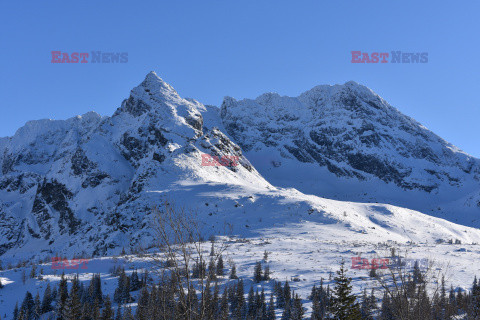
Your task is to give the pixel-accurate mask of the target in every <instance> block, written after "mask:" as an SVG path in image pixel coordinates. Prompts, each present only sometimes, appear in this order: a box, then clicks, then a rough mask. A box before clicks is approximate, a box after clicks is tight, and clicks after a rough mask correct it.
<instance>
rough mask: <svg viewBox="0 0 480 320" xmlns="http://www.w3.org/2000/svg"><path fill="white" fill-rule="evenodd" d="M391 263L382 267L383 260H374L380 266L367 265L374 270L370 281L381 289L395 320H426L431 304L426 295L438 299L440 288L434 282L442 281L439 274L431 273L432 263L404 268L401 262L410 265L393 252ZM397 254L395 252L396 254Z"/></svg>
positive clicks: (429, 313)
mask: <svg viewBox="0 0 480 320" xmlns="http://www.w3.org/2000/svg"><path fill="white" fill-rule="evenodd" d="M391 252H392V258H393V259H392V260H393V261H396V263H394V264H392V263H390V264H389V265H388V266H385V265H384V261H385V260H384V259H378V260H377V261H380V262H381V263H380V264H378V265H371V266H370V267H371V268H376V272H375V274H374V278H375V279H376V280H377V281H378V283H379V284H380V286H381V287H382V288H383V290H384V293H385V295H386V296H388V298H389V301H390V306H389V307H390V308H391V309H392V310H391V311H392V312H393V314H394V315H395V318H396V319H401V320H416V319H430V317H431V312H432V303H431V301H430V298H429V295H428V291H430V292H432V296H433V297H435V296H437V295H438V292H439V289H440V286H439V282H438V279H440V278H442V275H440V271H438V272H437V273H435V272H434V270H433V265H434V262H433V261H427V263H426V264H425V265H423V266H420V265H419V264H418V260H413V261H416V262H415V263H414V264H413V265H405V261H412V259H407V258H406V256H407V253H405V257H404V258H402V257H400V256H395V254H394V252H395V250H392V251H391ZM397 252H398V251H397ZM392 260H390V261H389V262H391V261H392Z"/></svg>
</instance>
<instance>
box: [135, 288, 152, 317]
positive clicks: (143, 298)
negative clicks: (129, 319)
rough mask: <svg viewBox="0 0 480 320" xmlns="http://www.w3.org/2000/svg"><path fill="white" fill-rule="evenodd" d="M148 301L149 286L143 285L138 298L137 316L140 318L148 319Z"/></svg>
mask: <svg viewBox="0 0 480 320" xmlns="http://www.w3.org/2000/svg"><path fill="white" fill-rule="evenodd" d="M148 301H149V293H148V289H147V287H143V288H142V290H141V291H140V296H139V298H138V305H137V311H136V318H137V319H138V320H148Z"/></svg>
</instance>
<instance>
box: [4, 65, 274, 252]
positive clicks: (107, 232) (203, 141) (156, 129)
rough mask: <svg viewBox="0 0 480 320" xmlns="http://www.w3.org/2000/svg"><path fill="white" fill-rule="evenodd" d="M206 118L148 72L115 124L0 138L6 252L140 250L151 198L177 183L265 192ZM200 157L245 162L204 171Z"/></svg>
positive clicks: (36, 124)
mask: <svg viewBox="0 0 480 320" xmlns="http://www.w3.org/2000/svg"><path fill="white" fill-rule="evenodd" d="M202 112H203V113H205V114H208V111H207V108H206V107H205V106H203V105H202V104H200V103H199V102H196V101H194V100H185V99H182V98H181V97H180V96H179V95H178V94H177V92H176V91H175V90H174V89H173V88H172V87H171V86H169V85H168V84H166V83H165V82H163V80H161V79H160V78H159V77H158V76H157V75H156V74H155V73H150V74H148V75H147V77H146V78H145V80H144V81H143V82H142V83H141V84H140V85H139V86H138V87H136V88H134V89H133V90H132V92H131V94H130V97H129V98H128V99H126V100H125V101H124V102H123V103H122V105H121V107H120V108H119V109H118V110H117V111H116V112H115V113H114V115H113V116H112V117H104V118H102V117H100V116H99V115H98V114H96V113H88V114H85V115H83V116H77V117H75V118H72V119H68V120H65V121H52V120H41V121H31V122H29V123H27V124H26V125H25V126H24V127H22V128H21V129H19V130H18V132H17V133H16V134H15V135H14V136H13V137H11V138H4V139H2V140H1V142H0V167H1V168H2V171H1V175H0V220H1V221H2V223H1V225H0V238H1V241H0V255H2V254H4V253H6V252H7V251H9V250H12V249H15V248H22V247H24V246H25V245H26V244H28V243H32V241H33V242H34V243H36V245H37V246H39V247H42V249H43V250H45V252H52V251H53V252H54V251H55V250H61V249H63V248H65V247H70V246H73V247H75V248H76V249H75V251H76V252H77V253H81V252H82V251H89V252H90V253H92V251H93V253H95V254H102V253H104V252H106V251H107V250H108V249H109V248H118V247H119V246H120V245H127V246H128V245H135V244H136V243H137V241H139V239H141V238H142V237H143V236H145V235H148V232H146V231H145V230H143V227H144V226H145V225H146V224H147V221H146V220H148V218H146V216H145V215H146V214H148V213H149V212H150V211H151V208H152V206H153V205H156V204H159V202H161V197H160V196H157V197H154V198H153V199H150V198H149V197H151V196H152V192H151V191H158V190H165V189H167V188H171V187H172V184H174V183H178V182H179V181H180V182H181V181H190V182H192V183H195V182H212V183H214V182H217V183H220V182H225V181H229V179H230V183H232V184H233V185H234V184H242V183H245V184H249V183H253V182H255V183H257V184H260V185H264V186H268V185H269V184H268V183H267V182H266V181H264V180H263V179H262V178H261V177H260V175H259V174H258V173H257V172H256V170H255V169H254V168H253V167H252V166H251V165H250V163H249V162H248V160H247V159H246V158H245V157H243V155H242V151H241V149H240V148H239V147H238V146H237V145H236V144H235V143H234V142H232V141H231V140H230V139H229V138H228V137H227V136H226V135H225V134H223V133H222V132H221V131H220V130H219V129H218V128H216V127H215V126H210V125H206V124H204V121H203V116H202ZM202 154H209V155H213V156H219V157H223V156H235V157H238V159H239V161H238V165H237V166H219V167H213V168H204V167H202V164H201V162H202ZM147 198H148V199H147ZM144 231H145V232H144ZM13 251H15V250H13Z"/></svg>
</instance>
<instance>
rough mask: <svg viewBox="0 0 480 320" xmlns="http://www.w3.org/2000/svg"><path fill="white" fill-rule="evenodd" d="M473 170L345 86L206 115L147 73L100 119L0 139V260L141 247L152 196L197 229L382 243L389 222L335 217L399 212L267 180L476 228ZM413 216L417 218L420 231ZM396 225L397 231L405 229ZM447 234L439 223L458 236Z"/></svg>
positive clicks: (232, 105) (370, 96)
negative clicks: (285, 227)
mask: <svg viewBox="0 0 480 320" xmlns="http://www.w3.org/2000/svg"><path fill="white" fill-rule="evenodd" d="M242 150H243V151H244V152H246V155H247V157H248V159H249V160H250V161H251V162H250V161H249V160H247V157H245V155H244V153H243V151H242ZM203 154H209V155H212V156H218V157H220V158H221V157H226V156H228V157H236V158H238V165H235V166H233V165H230V166H228V165H227V166H208V167H205V166H203V165H202V155H203ZM479 168H480V165H479V160H478V159H475V158H473V157H471V156H469V155H467V154H465V153H463V152H461V151H460V150H458V149H457V148H455V147H454V146H452V145H450V144H448V143H447V142H445V141H443V140H442V139H441V138H439V137H437V136H436V135H434V134H433V133H431V132H430V131H428V130H427V129H426V128H424V127H423V126H421V125H420V124H418V123H417V122H416V121H414V120H413V119H410V118H408V117H406V116H404V115H402V114H401V113H400V112H398V111H397V110H396V109H394V108H393V107H391V106H390V105H388V104H387V103H386V102H385V101H384V100H383V99H381V98H380V97H379V96H377V95H376V94H374V93H373V92H372V91H370V90H369V89H367V88H365V87H363V86H360V85H358V84H356V83H353V82H348V83H346V84H345V85H341V86H319V87H315V88H313V89H312V90H310V91H307V92H305V93H304V94H302V95H300V96H299V97H296V98H290V97H281V96H279V95H277V94H272V93H269V94H264V95H262V96H260V97H258V98H257V99H255V100H241V101H236V100H234V99H232V98H226V99H225V101H224V102H223V104H222V107H221V108H220V109H219V108H217V107H213V106H204V105H202V104H201V103H199V102H197V101H195V100H193V99H183V98H181V97H180V96H179V95H178V93H177V92H176V91H175V90H174V89H173V88H172V87H171V86H170V85H168V84H167V83H165V82H164V81H163V80H162V79H160V78H159V77H158V76H157V75H156V74H155V73H153V72H152V73H150V74H148V75H147V76H146V78H145V80H144V81H143V82H142V83H141V84H140V85H139V86H138V87H136V88H134V89H133V90H132V91H131V93H130V96H129V97H128V98H127V99H126V100H124V101H123V103H122V104H121V106H120V108H118V109H117V110H116V111H115V113H114V114H113V115H112V116H111V117H101V116H100V115H98V114H96V113H94V112H91V113H87V114H85V115H82V116H77V117H74V118H71V119H68V120H64V121H53V120H40V121H31V122H28V123H27V124H26V125H25V126H24V127H22V128H20V129H19V130H18V131H17V133H16V134H15V135H14V136H13V137H9V138H1V139H0V169H1V171H0V256H2V259H5V258H6V257H9V258H11V259H18V258H20V257H32V256H35V255H36V256H46V255H53V254H56V253H62V254H69V255H71V256H72V255H81V254H82V253H85V254H87V255H91V254H94V255H103V254H108V253H113V252H119V251H120V250H121V249H122V247H127V248H135V247H136V246H144V245H148V243H149V242H150V241H151V240H152V239H153V238H152V234H151V230H150V226H151V222H152V216H151V212H152V210H151V209H152V206H154V205H158V204H160V203H161V201H162V200H164V199H165V198H168V199H170V200H174V201H177V202H179V204H180V205H187V204H188V205H189V206H192V207H195V208H199V211H200V217H201V219H202V221H204V222H205V225H206V226H207V227H208V232H209V233H215V232H217V231H218V230H219V229H220V228H224V227H225V226H226V225H229V226H231V227H233V226H235V230H236V232H238V233H243V234H246V233H248V232H251V230H253V229H255V228H257V227H258V228H265V227H268V225H266V224H265V223H264V222H263V221H271V223H273V224H275V223H279V222H282V223H287V221H291V222H293V221H294V222H296V223H298V222H300V221H304V219H309V220H312V219H313V220H315V221H317V222H319V223H332V221H333V222H334V221H340V222H342V223H345V228H346V229H348V230H354V232H359V230H364V231H362V232H366V231H365V230H367V231H369V232H372V230H373V229H375V232H377V233H378V235H379V236H380V237H381V236H383V235H386V234H389V235H391V234H392V233H391V230H390V231H385V230H384V228H386V227H385V226H384V225H377V224H375V226H376V228H374V227H372V226H371V225H370V224H372V223H373V222H371V219H370V220H369V219H367V218H365V219H363V218H362V219H357V218H353V217H355V216H356V214H355V215H353V214H352V215H350V216H349V217H351V218H348V219H352V220H351V221H348V222H345V221H344V220H345V217H346V216H345V212H346V211H348V210H353V211H356V212H364V213H365V215H367V214H368V215H370V214H371V213H372V212H378V214H379V215H383V214H384V213H385V212H390V211H389V210H394V211H395V212H397V213H396V215H392V219H394V220H395V219H397V216H399V217H400V218H401V217H402V215H407V216H409V217H411V216H412V212H411V211H408V210H404V209H400V208H397V209H390V207H381V206H379V205H373V206H368V205H361V204H358V205H354V204H351V203H349V204H342V203H338V202H329V201H328V200H325V199H321V198H318V197H312V196H305V195H303V194H301V193H299V192H298V191H296V190H293V189H278V188H276V187H274V186H273V185H271V184H270V182H273V184H274V185H278V186H282V187H288V188H291V187H295V188H297V189H298V190H300V191H303V192H305V193H310V194H316V195H319V196H327V197H332V198H336V199H341V200H354V201H355V200H356V201H359V200H360V201H369V202H375V201H378V202H385V203H387V202H388V203H393V204H399V205H402V206H405V207H408V208H414V209H421V210H423V211H425V212H427V211H428V212H427V213H430V214H434V215H437V216H441V217H442V218H447V219H450V220H454V219H455V218H458V217H463V218H465V219H464V220H463V221H461V222H463V223H465V224H468V225H476V221H471V220H474V219H475V218H474V216H473V215H475V214H478V213H479V210H480V195H479V190H480V188H479V179H480V178H479V177H480V169H479ZM257 170H259V172H260V173H259V172H257ZM264 177H266V178H267V179H264ZM439 200H442V201H439ZM437 207H438V209H437ZM386 208H388V209H386ZM451 208H455V209H456V211H455V212H453V211H452V212H449V211H448V210H450V209H451ZM432 209H435V211H434V212H431V210H432ZM392 212H393V211H392ZM472 212H473V213H472ZM416 214H417V215H418V217H417V218H416V219H417V220H418V221H420V222H418V223H417V224H418V225H422V224H424V227H425V228H427V227H428V226H430V225H431V223H432V222H431V220H430V219H429V218H426V217H424V216H423V215H422V214H421V213H419V212H418V213H416ZM442 214H444V216H442ZM268 219H270V220H268ZM292 219H293V220H292ZM355 219H357V220H355ZM409 219H410V218H409ZM365 221H367V222H368V223H366V222H365ZM375 221H376V220H375ZM379 221H380V220H379ZM395 221H396V222H395V223H396V224H398V225H399V226H401V228H404V229H401V228H400V227H399V232H402V233H403V232H405V231H404V230H405V228H406V229H408V228H411V227H412V226H407V225H404V222H403V220H402V219H399V220H398V221H397V220H395ZM435 221H436V220H435ZM435 223H436V222H435ZM258 228H257V229H258ZM456 228H460V227H456V226H452V225H449V224H448V226H447V227H445V226H444V225H443V224H442V227H441V228H439V230H441V232H443V233H449V232H450V233H451V232H454V233H455V234H459V233H460V231H455V230H456ZM462 228H463V227H462ZM382 230H384V231H385V232H384V231H382ZM445 230H447V231H445ZM452 230H454V231H452ZM208 232H207V233H208ZM382 232H383V233H382ZM439 232H440V231H439ZM469 232H470V231H469ZM420 236H421V235H420ZM398 237H400V238H402V237H404V236H403V235H401V236H400V235H399V236H398ZM468 237H470V238H469V239H473V238H471V237H474V238H475V237H477V238H478V239H480V234H479V235H476V234H475V235H473V233H472V235H468ZM467 240H468V239H467Z"/></svg>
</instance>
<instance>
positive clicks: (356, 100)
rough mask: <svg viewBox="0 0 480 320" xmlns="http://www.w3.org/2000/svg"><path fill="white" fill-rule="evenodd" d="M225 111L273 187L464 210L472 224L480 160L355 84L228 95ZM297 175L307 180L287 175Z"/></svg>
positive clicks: (227, 125) (466, 220)
mask: <svg viewBox="0 0 480 320" xmlns="http://www.w3.org/2000/svg"><path fill="white" fill-rule="evenodd" d="M221 117H222V120H223V123H224V125H225V128H226V130H227V132H228V133H229V134H230V135H231V136H232V137H233V138H234V140H235V141H236V142H237V143H238V144H239V145H240V146H241V147H242V149H243V150H245V151H246V153H247V156H248V157H249V159H251V161H252V163H253V164H254V166H255V167H256V168H257V169H258V170H259V171H260V173H262V175H264V176H265V177H266V178H267V180H269V181H270V182H272V183H273V184H275V185H281V186H287V184H288V186H293V187H295V188H297V189H299V190H301V191H303V192H307V193H313V194H316V195H320V196H326V197H332V198H336V199H341V200H355V201H378V202H388V203H393V204H397V205H402V206H406V207H409V208H415V209H419V210H423V211H429V212H431V211H432V209H433V207H435V211H436V214H437V215H440V216H441V215H442V214H443V215H444V217H447V218H448V215H449V214H450V215H453V212H451V211H452V210H455V214H457V213H458V212H468V214H465V215H463V216H462V218H463V221H462V222H464V223H467V224H468V223H471V222H472V220H474V219H476V218H475V217H474V216H472V215H479V214H480V207H479V206H477V205H472V203H467V202H472V201H473V202H475V201H474V199H476V197H478V192H479V190H480V161H479V160H478V159H476V158H473V157H471V156H469V155H468V154H466V153H464V152H462V151H461V150H459V149H458V148H456V147H455V146H453V145H451V144H449V143H448V142H446V141H444V140H443V139H441V138H440V137H438V136H437V135H435V134H434V133H432V132H430V131H429V130H428V129H426V128H425V127H424V126H422V125H421V124H419V123H418V122H416V121H415V120H413V119H411V118H409V117H407V116H405V115H403V114H402V113H400V112H399V111H398V110H397V109H395V108H393V107H392V106H390V105H389V104H388V103H387V102H386V101H385V100H383V99H382V98H380V97H379V96H378V95H377V94H375V93H374V92H373V91H371V90H370V89H368V88H366V87H364V86H361V85H359V84H357V83H355V82H347V83H345V84H344V85H335V86H317V87H315V88H313V89H311V90H309V91H307V92H304V93H303V94H301V95H300V96H299V97H294V98H292V97H282V96H279V95H278V94H275V93H266V94H263V95H261V96H259V97H258V98H257V99H255V100H250V99H244V100H240V101H237V100H235V99H233V98H229V97H227V98H225V100H224V102H223V104H222V108H221ZM258 155H261V156H258ZM294 176H301V177H304V179H302V178H300V179H289V178H287V177H294ZM409 191H410V192H409ZM412 195H414V197H415V199H412ZM459 199H462V200H461V201H460V202H462V204H461V205H460V207H458V206H457V205H455V208H453V207H452V205H451V203H452V201H453V202H456V201H457V202H458V200H459ZM467 200H470V201H467ZM439 207H440V210H438V208H439ZM438 211H441V213H439V212H438ZM450 218H452V216H450ZM470 218H471V219H470Z"/></svg>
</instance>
